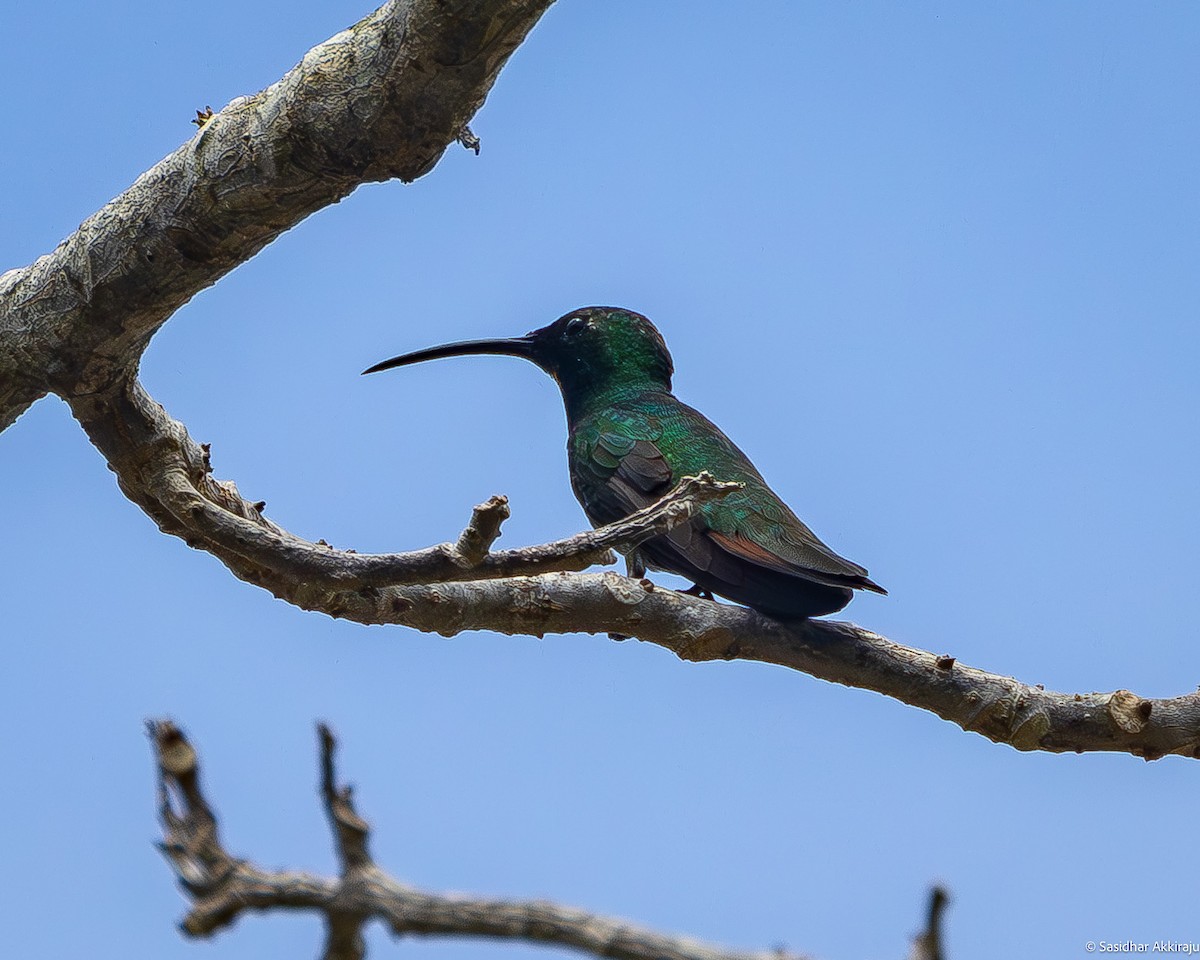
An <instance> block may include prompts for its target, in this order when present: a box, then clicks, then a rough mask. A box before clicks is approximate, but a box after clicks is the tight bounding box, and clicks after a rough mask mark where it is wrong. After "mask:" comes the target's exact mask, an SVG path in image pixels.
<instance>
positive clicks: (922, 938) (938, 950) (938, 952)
mask: <svg viewBox="0 0 1200 960" xmlns="http://www.w3.org/2000/svg"><path fill="white" fill-rule="evenodd" d="M949 902H950V894H948V893H947V892H946V889H945V887H934V888H933V889H932V890H930V891H929V907H928V909H927V911H926V915H925V929H924V930H922V931H921V933H919V934H918V935H917V936H916V937H915V938H914V939H913V945H912V950H911V951H910V953H909V955H908V960H946V952H945V948H944V946H943V944H942V916H943V914H944V913H945V912H946V906H947V904H949Z"/></svg>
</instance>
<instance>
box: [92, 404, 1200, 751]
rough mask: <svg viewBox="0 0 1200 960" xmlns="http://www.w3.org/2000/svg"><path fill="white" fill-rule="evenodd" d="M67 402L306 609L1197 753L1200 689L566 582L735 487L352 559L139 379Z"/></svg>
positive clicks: (1026, 731) (1025, 735)
mask: <svg viewBox="0 0 1200 960" xmlns="http://www.w3.org/2000/svg"><path fill="white" fill-rule="evenodd" d="M72 406H73V409H74V410H75V411H76V415H77V416H78V417H79V419H80V422H81V423H82V424H83V426H84V428H85V429H86V430H87V432H88V435H89V436H90V437H91V438H92V440H93V442H94V443H95V444H96V446H97V447H98V448H99V449H100V450H101V452H102V453H103V454H104V455H105V457H106V458H107V459H108V461H109V463H110V465H111V466H112V467H113V469H114V470H115V471H116V473H117V476H118V479H119V482H120V483H121V487H122V489H123V490H124V491H125V493H126V495H127V496H129V497H130V499H132V500H133V501H134V502H135V503H137V504H139V505H140V506H141V507H142V508H143V509H144V510H145V511H146V512H147V513H148V514H149V515H150V516H151V517H153V518H154V519H155V521H156V522H157V523H158V524H159V527H160V528H161V529H162V530H163V531H164V532H167V533H171V534H174V535H176V536H180V537H183V538H184V539H186V540H187V542H188V543H189V544H190V545H192V546H196V547H199V548H201V549H204V550H207V551H208V552H210V553H212V554H213V555H214V556H216V557H218V558H219V559H220V560H221V562H222V563H224V564H225V565H226V566H227V567H228V568H229V569H230V570H231V571H232V572H233V573H234V574H235V575H236V576H238V577H240V578H242V579H243V580H246V581H247V582H250V583H254V584H257V585H259V586H261V587H263V588H264V589H267V590H269V591H271V593H273V594H274V595H275V596H277V597H279V598H280V599H283V600H286V601H288V602H289V603H293V604H296V605H297V606H300V607H303V608H304V609H306V610H316V611H320V612H323V613H326V614H328V615H330V616H333V617H341V618H346V619H349V620H354V621H357V622H359V623H366V624H385V623H398V624H404V625H406V626H409V627H414V628H416V629H418V630H423V631H427V632H435V633H440V634H442V635H443V636H453V635H454V634H457V633H460V632H462V631H464V630H494V631H498V632H500V633H508V634H532V635H535V636H543V635H545V634H547V633H573V632H583V633H611V634H617V635H620V636H626V637H636V638H638V639H641V640H645V641H648V642H650V643H656V644H658V645H660V646H663V647H666V648H667V649H668V650H672V651H673V652H675V653H676V654H678V655H679V656H680V657H681V658H683V659H685V660H696V661H699V660H732V659H741V660H759V661H763V662H766V663H774V664H779V665H780V666H785V667H790V668H792V669H794V670H799V671H802V672H804V673H808V674H811V675H813V676H815V677H819V678H820V679H823V680H830V681H832V682H835V683H842V684H845V685H847V686H853V687H861V688H864V689H867V690H874V691H876V692H878V693H883V694H886V695H887V696H890V697H894V698H895V699H897V700H901V701H903V702H904V703H908V704H911V705H913V706H917V707H921V708H922V709H926V710H930V711H932V712H933V713H936V714H937V715H938V716H940V717H942V718H944V719H946V720H949V721H951V722H952V723H956V724H958V725H959V726H960V727H962V728H963V729H964V730H970V731H974V732H976V733H980V734H982V735H983V736H985V737H987V738H988V739H990V740H994V741H996V742H998V743H1006V744H1009V745H1010V746H1013V747H1016V748H1017V749H1019V750H1048V751H1052V752H1082V751H1085V750H1116V751H1122V752H1128V753H1132V754H1134V755H1136V756H1140V757H1144V758H1146V759H1156V758H1158V757H1161V756H1163V755H1165V754H1179V755H1183V756H1189V757H1195V756H1197V755H1200V694H1196V693H1192V694H1187V695H1184V696H1180V697H1175V698H1173V699H1161V700H1151V699H1144V698H1142V697H1139V696H1137V695H1135V694H1132V693H1130V692H1129V691H1127V690H1118V691H1116V692H1114V693H1086V694H1078V693H1077V694H1070V693H1054V692H1051V691H1047V690H1044V689H1042V687H1041V686H1034V685H1029V684H1025V683H1021V682H1019V681H1017V680H1015V679H1013V678H1011V677H1005V676H1001V675H998V674H993V673H987V672H985V671H982V670H977V669H975V668H973V667H968V666H964V665H962V664H960V663H958V662H957V661H956V660H955V658H954V657H951V656H947V655H935V654H932V653H928V652H925V651H923V650H918V649H915V648H913V647H908V646H904V645H902V644H899V643H896V642H894V641H891V640H888V639H887V638H885V637H882V636H880V635H878V634H876V633H873V632H871V631H869V630H866V629H863V628H862V627H858V626H855V625H854V624H850V623H839V622H836V621H823V620H810V621H800V622H795V623H790V624H785V623H780V622H778V621H775V620H771V619H769V618H767V617H764V616H761V615H759V614H757V613H755V612H754V611H752V610H746V609H743V608H741V607H734V606H729V605H725V604H719V603H713V602H712V601H708V600H701V599H698V598H693V597H688V596H683V595H680V594H678V593H676V592H675V591H671V590H661V589H656V588H655V585H654V584H653V583H652V582H651V581H649V580H638V579H630V578H627V577H620V576H617V575H616V574H612V573H608V574H603V575H596V574H591V575H575V576H567V575H564V573H563V572H562V571H571V570H579V569H582V568H584V567H586V566H588V565H589V564H591V563H593V562H596V561H598V560H600V561H603V560H605V559H606V558H607V553H608V550H609V549H618V550H629V549H630V548H632V547H633V546H636V545H637V544H638V543H640V542H642V541H643V540H645V539H647V538H648V537H650V536H654V535H656V534H658V533H662V532H663V531H665V530H666V529H669V528H670V526H671V525H672V524H674V523H678V522H681V521H682V520H683V519H686V517H687V516H690V514H691V511H692V510H694V509H695V506H696V504H697V503H699V502H702V501H703V499H704V498H707V497H714V496H721V495H723V494H724V493H725V492H727V490H728V489H729V485H723V484H719V483H714V482H712V481H711V480H699V479H696V480H693V481H692V482H691V485H685V486H684V487H682V488H680V489H677V490H676V491H674V492H673V493H672V495H671V496H670V497H668V498H666V499H665V500H663V501H661V502H660V503H658V504H655V505H654V506H653V507H651V508H650V509H649V510H647V511H643V512H642V513H640V514H636V515H634V516H633V517H630V518H629V519H627V520H626V521H623V522H622V523H619V524H614V525H612V526H610V527H604V528H602V529H600V530H594V531H589V532H587V533H581V534H578V535H577V536H575V537H569V538H567V539H565V540H560V541H558V542H556V543H553V544H544V545H541V546H536V547H526V548H521V549H516V550H505V551H501V552H497V553H490V552H485V551H484V547H485V544H487V543H488V542H490V540H491V539H493V537H494V535H495V534H497V533H498V531H499V524H500V522H501V521H502V519H503V515H504V513H505V512H506V510H507V507H506V505H504V504H502V503H501V502H500V501H499V500H495V501H493V502H491V503H489V504H485V505H482V506H481V507H479V508H477V510H476V512H475V514H474V516H473V518H472V521H471V525H470V526H468V528H467V531H464V534H463V535H462V536H460V538H459V541H458V544H457V545H455V544H450V543H445V544H439V545H438V546H434V547H428V548H425V549H422V550H414V551H411V552H408V553H396V554H384V555H376V556H371V555H360V554H356V553H353V552H350V551H343V550H334V549H333V548H332V547H329V546H328V545H326V544H322V543H316V544H313V543H310V542H308V541H306V540H303V539H301V538H299V537H296V536H294V535H292V534H289V533H287V532H286V531H284V530H282V529H281V528H280V527H278V526H276V525H275V524H273V523H271V522H270V521H269V520H267V519H266V518H265V517H263V516H262V513H261V511H260V510H259V509H257V506H256V505H255V504H251V503H248V502H247V501H245V500H243V499H242V498H241V496H240V495H239V494H238V492H237V489H236V487H234V485H233V484H231V483H222V482H220V481H217V480H214V479H213V478H212V476H211V472H210V465H209V454H208V451H207V449H206V448H205V447H202V446H200V445H197V444H196V443H195V442H194V441H192V440H191V438H190V437H188V435H187V432H186V430H185V429H184V427H183V425H182V424H180V423H178V422H177V421H175V420H172V419H171V418H170V417H169V416H167V414H166V413H165V411H163V409H162V408H161V407H160V406H159V405H158V404H157V403H155V402H154V401H153V400H152V399H150V397H149V396H147V395H146V394H145V392H144V391H143V390H142V388H141V387H140V385H138V384H137V383H128V384H126V385H125V387H124V389H122V390H121V391H119V392H117V393H116V394H112V393H109V394H104V395H92V396H88V397H82V398H76V399H74V400H73V401H72ZM464 542H465V543H466V544H467V547H466V549H465V551H464V548H463V546H462V545H463V544H464Z"/></svg>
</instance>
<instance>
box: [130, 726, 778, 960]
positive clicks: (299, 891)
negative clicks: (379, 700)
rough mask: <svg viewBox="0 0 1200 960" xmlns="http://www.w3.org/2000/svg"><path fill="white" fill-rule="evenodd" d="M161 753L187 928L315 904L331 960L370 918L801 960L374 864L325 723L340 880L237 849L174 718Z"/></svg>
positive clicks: (165, 807)
mask: <svg viewBox="0 0 1200 960" xmlns="http://www.w3.org/2000/svg"><path fill="white" fill-rule="evenodd" d="M149 732H150V738H151V741H152V742H153V745H154V750H155V754H156V758H157V761H158V780H159V784H158V791H159V796H160V798H161V799H160V819H161V823H162V827H163V834H164V839H163V843H162V844H161V848H162V850H163V853H164V855H165V856H166V857H167V860H168V861H169V862H170V863H171V866H172V868H173V869H174V870H175V873H176V876H177V878H178V880H179V883H180V886H181V887H182V888H183V890H184V893H185V894H186V895H187V896H188V898H189V899H190V900H191V908H190V909H189V911H188V913H187V915H186V916H185V917H184V919H183V921H182V923H181V924H180V927H181V929H182V930H183V932H184V933H185V934H187V935H188V936H191V937H204V936H209V935H211V934H213V933H215V932H217V931H218V930H220V929H222V928H224V927H227V926H229V925H230V924H232V923H233V922H234V921H235V920H237V918H238V917H239V916H240V915H241V914H242V913H243V912H244V911H247V910H309V911H316V912H318V913H321V914H323V915H324V917H325V920H326V931H327V938H326V945H325V951H324V953H323V957H324V958H325V960H360V958H361V957H362V956H363V955H364V953H365V945H364V941H363V938H362V928H363V926H364V925H365V924H366V923H368V922H370V921H371V920H380V921H382V922H383V923H385V924H386V925H387V926H388V928H389V929H390V930H391V932H392V934H393V935H395V936H403V935H405V934H412V935H417V936H463V937H488V938H494V939H504V940H525V941H532V942H537V943H546V944H554V945H558V946H562V947H570V948H572V949H575V950H578V951H580V952H583V953H590V954H594V955H595V956H597V957H610V958H615V960H801V958H800V957H799V955H796V954H791V953H787V952H785V951H769V952H768V951H760V952H751V951H740V950H729V949H725V948H723V947H718V946H714V945H711V944H707V943H704V942H702V941H700V940H695V939H692V938H690V937H679V936H670V935H666V934H661V933H657V932H655V931H653V930H649V929H646V928H645V927H641V926H638V925H636V924H632V923H628V922H626V921H624V920H619V919H615V918H612V917H604V916H600V915H598V914H594V913H590V912H588V911H586V910H579V909H576V908H573V907H565V906H560V905H558V904H555V903H550V902H548V901H545V900H505V899H485V898H477V897H466V896H457V895H456V896H446V895H443V894H437V893H429V892H426V891H423V890H418V889H416V888H415V887H411V886H409V885H407V884H404V883H401V882H400V881H398V880H396V879H394V878H393V877H391V876H389V875H388V874H386V873H385V872H384V871H382V870H381V869H379V867H378V866H376V865H375V863H374V861H373V860H372V859H371V856H370V853H369V852H368V849H367V841H368V839H369V833H370V828H369V827H368V825H367V823H366V821H364V820H363V819H362V818H361V817H360V816H359V815H358V813H357V811H356V810H355V809H354V801H353V796H352V793H351V791H350V788H349V787H345V786H338V784H337V776H336V772H335V769H334V750H335V747H336V742H335V740H334V737H333V734H332V733H331V732H330V730H329V728H328V727H327V726H325V725H324V724H321V725H320V727H319V739H320V749H321V797H322V800H323V803H324V806H325V812H326V815H327V816H328V817H329V820H330V824H331V826H332V828H333V833H334V838H335V847H336V849H337V851H338V859H339V862H340V864H341V874H340V876H338V877H337V878H328V877H318V876H314V875H312V874H308V873H298V872H295V871H288V870H282V871H269V870H263V869H261V868H259V867H257V866H255V865H253V864H252V863H250V862H248V861H246V860H242V859H240V858H237V857H234V856H232V855H230V854H229V853H228V852H227V851H226V850H225V848H224V847H223V846H222V844H221V840H220V835H219V832H218V829H217V821H216V817H215V815H214V814H213V812H212V808H211V807H210V806H209V805H208V803H207V801H206V800H205V798H204V795H203V792H202V791H201V789H200V774H199V761H198V759H197V756H196V751H195V749H194V748H193V747H192V745H191V744H190V743H189V742H188V740H187V738H186V737H185V736H184V734H183V733H182V731H180V729H179V728H178V727H177V726H176V725H175V724H174V723H173V722H172V721H170V720H160V721H155V722H152V723H150V724H149Z"/></svg>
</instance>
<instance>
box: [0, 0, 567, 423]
mask: <svg viewBox="0 0 1200 960" xmlns="http://www.w3.org/2000/svg"><path fill="white" fill-rule="evenodd" d="M552 2H553V0H389V2H388V3H385V4H384V5H383V6H382V7H380V8H379V9H378V10H376V11H375V12H374V13H372V14H371V15H369V16H367V17H365V18H364V19H362V20H361V21H359V22H358V23H356V24H355V25H354V26H353V27H351V28H350V29H349V30H346V31H343V32H342V33H339V34H338V35H337V36H335V37H333V38H332V39H330V40H328V41H326V42H325V43H322V44H320V45H318V46H316V47H314V48H313V49H312V50H310V51H309V52H308V53H307V54H306V55H305V57H304V59H303V60H301V62H300V63H299V64H298V65H297V66H296V67H295V68H294V69H293V70H291V71H290V72H289V73H288V74H287V75H286V76H285V77H283V79H281V80H280V81H279V82H278V83H275V84H273V85H272V86H270V87H268V88H267V89H266V90H263V91H262V92H261V93H257V94H255V95H254V96H251V97H242V98H239V99H237V100H235V101H233V102H232V103H230V104H229V105H227V106H226V107H225V108H224V109H222V110H221V111H220V112H219V113H217V114H216V115H215V116H214V117H213V118H212V119H211V120H208V121H207V122H206V123H205V124H204V125H203V127H202V128H201V129H200V130H198V131H197V132H196V134H195V136H193V137H192V138H191V139H190V140H189V141H188V142H187V143H185V144H184V145H183V146H181V147H180V148H179V149H177V150H176V151H175V152H174V153H172V154H171V155H170V156H168V157H166V158H164V159H163V160H161V161H160V162H159V163H157V164H156V165H155V166H153V167H152V168H151V169H149V170H148V171H146V172H145V173H144V174H142V176H140V177H139V178H138V179H137V182H136V183H134V184H133V185H132V186H131V187H130V188H129V189H128V190H126V191H125V192H124V193H123V194H121V196H119V197H117V198H116V199H115V200H113V201H112V202H110V203H109V204H108V205H106V206H105V207H104V208H103V209H101V210H100V211H99V212H97V213H96V214H94V215H93V216H91V217H89V218H88V219H87V220H86V221H84V223H83V224H82V225H81V226H80V227H79V229H78V230H77V231H76V232H75V233H73V234H72V235H71V236H70V237H68V238H67V239H66V240H64V241H63V242H62V243H61V244H59V246H58V247H57V249H55V250H54V252H52V253H50V254H47V255H46V256H43V257H41V258H39V259H38V260H37V261H36V262H35V263H33V264H31V265H30V266H27V267H24V268H22V269H19V270H10V271H9V272H8V273H6V274H4V275H3V276H0V429H3V428H5V427H7V426H8V425H9V424H10V423H12V422H13V421H14V420H15V419H16V418H17V416H19V415H20V413H21V412H22V411H23V410H24V409H25V408H26V407H28V405H29V404H30V403H32V402H33V401H34V400H35V399H37V398H38V397H40V396H42V395H43V394H45V393H46V392H48V391H51V390H52V391H54V392H56V393H59V394H61V395H63V396H69V395H82V394H86V393H90V392H94V391H98V390H102V389H104V388H105V387H106V386H107V385H110V384H112V383H113V382H114V381H116V380H119V379H123V378H124V377H126V376H127V375H128V374H129V373H130V371H132V370H134V369H136V366H137V363H138V360H139V358H140V357H141V354H142V351H143V350H144V349H145V347H146V344H147V343H148V341H149V339H150V337H151V336H152V335H153V334H154V332H155V331H156V330H157V329H158V328H159V327H160V326H161V325H162V324H163V323H164V322H165V321H166V320H167V318H168V317H170V316H171V314H172V313H174V312H175V311H176V310H177V309H178V308H179V307H181V306H182V305H183V304H184V303H186V302H187V301H188V300H189V299H191V298H192V297H193V296H195V295H196V294H197V293H198V292H199V291H201V290H203V289H204V288H205V287H207V286H210V285H211V284H212V283H214V282H216V281H217V280H218V279H220V278H221V277H222V276H224V275H225V274H226V273H228V272H229V271H230V270H232V269H233V268H234V267H236V266H237V265H238V264H240V263H243V262H245V261H246V260H249V259H250V258H251V257H252V256H254V254H255V253H257V252H258V251H259V250H260V249H262V248H263V247H264V246H266V244H268V243H270V242H271V241H272V240H274V239H275V238H276V237H277V236H279V234H281V233H282V232H284V231H285V230H287V229H289V228H290V227H293V226H295V225H296V224H297V223H299V222H300V221H301V220H303V219H304V218H305V217H307V216H308V215H309V214H311V213H314V212H315V211H317V210H320V209H321V208H322V207H325V206H328V205H329V204H331V203H336V202H337V201H338V200H341V199H342V198H343V197H346V196H347V195H348V194H350V193H351V192H352V191H353V190H354V189H355V188H356V187H357V186H358V185H359V184H361V183H366V182H368V181H375V180H387V179H390V178H393V177H396V178H399V179H401V180H404V181H411V180H415V179H416V178H417V177H420V176H422V175H423V174H425V173H426V172H428V171H429V170H431V169H432V168H433V166H434V165H435V164H436V163H437V161H438V159H439V158H440V157H441V155H442V153H443V151H444V150H445V149H446V147H447V146H448V145H449V144H451V143H454V142H455V141H456V140H458V139H459V137H460V136H461V135H462V133H463V131H464V129H465V128H466V124H467V122H468V121H469V120H470V119H471V117H472V116H473V115H474V114H475V112H476V111H477V110H478V109H479V107H480V106H481V105H482V103H483V101H484V98H485V97H486V96H487V94H488V91H489V90H490V89H491V86H492V83H493V82H494V81H495V79H496V75H497V74H498V73H499V71H500V68H501V67H502V66H503V65H504V63H505V62H506V61H507V60H508V58H509V56H510V55H511V54H512V52H513V51H514V50H515V49H516V48H517V46H518V45H519V44H520V43H521V41H522V40H523V39H524V38H525V36H526V34H527V33H528V32H529V31H530V29H532V27H533V25H534V24H535V23H536V22H537V21H538V19H539V17H540V16H541V15H542V13H543V12H545V10H546V8H547V7H549V6H550V4H551V3H552Z"/></svg>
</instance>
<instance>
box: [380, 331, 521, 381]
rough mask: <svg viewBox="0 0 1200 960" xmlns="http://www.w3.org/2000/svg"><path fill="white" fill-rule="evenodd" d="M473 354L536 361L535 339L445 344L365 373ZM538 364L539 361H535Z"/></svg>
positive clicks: (401, 356)
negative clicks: (534, 353)
mask: <svg viewBox="0 0 1200 960" xmlns="http://www.w3.org/2000/svg"><path fill="white" fill-rule="evenodd" d="M473 354H490V355H495V354H500V355H502V356H506V357H524V358H525V359H526V360H534V355H533V337H512V338H510V339H508V340H464V341H462V342H461V343H444V344H442V345H441V346H440V347H429V348H428V349H426V350H414V351H413V352H412V353H404V354H401V355H400V356H398V357H392V359H391V360H384V361H383V363H377V364H375V366H373V367H367V369H366V370H364V371H363V373H364V374H367V373H378V372H379V371H380V370H391V369H392V367H406V366H408V365H409V364H410V363H422V362H423V361H425V360H440V359H441V358H442V357H466V356H471V355H473ZM534 362H535V363H536V362H537V361H536V360H534Z"/></svg>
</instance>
